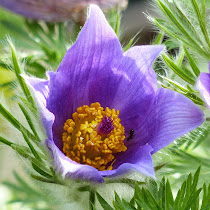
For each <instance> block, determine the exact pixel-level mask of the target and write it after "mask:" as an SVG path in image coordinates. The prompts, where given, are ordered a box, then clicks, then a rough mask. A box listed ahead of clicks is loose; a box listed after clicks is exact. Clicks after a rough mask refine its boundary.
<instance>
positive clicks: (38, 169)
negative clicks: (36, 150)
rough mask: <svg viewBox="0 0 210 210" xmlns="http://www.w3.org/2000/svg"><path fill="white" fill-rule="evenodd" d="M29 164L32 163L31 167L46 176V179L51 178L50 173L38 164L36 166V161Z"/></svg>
mask: <svg viewBox="0 0 210 210" xmlns="http://www.w3.org/2000/svg"><path fill="white" fill-rule="evenodd" d="M31 165H32V167H33V169H34V170H35V171H36V172H38V173H39V174H41V175H42V176H44V177H46V178H48V179H52V178H53V176H52V175H50V174H49V173H47V172H46V171H45V170H43V169H42V168H43V167H39V166H38V165H37V164H36V163H34V162H32V163H31Z"/></svg>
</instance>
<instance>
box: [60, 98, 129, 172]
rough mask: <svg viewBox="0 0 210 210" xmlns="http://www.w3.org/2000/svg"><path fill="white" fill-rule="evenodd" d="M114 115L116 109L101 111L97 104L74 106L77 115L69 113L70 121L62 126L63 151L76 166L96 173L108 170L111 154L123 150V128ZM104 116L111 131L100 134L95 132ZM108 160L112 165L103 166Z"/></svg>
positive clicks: (117, 114)
mask: <svg viewBox="0 0 210 210" xmlns="http://www.w3.org/2000/svg"><path fill="white" fill-rule="evenodd" d="M118 116H119V110H115V109H109V108H108V107H106V108H105V110H104V108H103V107H101V105H100V104H99V103H98V102H96V103H92V104H91V105H90V106H87V105H84V106H81V107H78V108H77V112H75V113H73V114H72V119H68V120H67V121H66V122H65V124H64V127H63V129H64V133H63V135H62V140H63V152H64V153H65V154H66V155H67V156H68V157H69V158H71V159H72V160H73V161H76V162H78V163H81V164H87V165H90V166H93V167H95V168H97V169H98V170H112V168H113V164H114V162H115V160H116V159H115V160H114V161H113V159H114V154H116V153H119V152H125V151H126V150H127V147H126V146H125V145H124V142H123V141H124V139H125V136H124V127H123V126H122V125H121V123H120V118H119V117H118ZM105 117H106V118H107V120H109V121H110V122H111V125H112V126H113V128H112V129H111V130H109V131H108V132H105V133H103V132H101V131H99V130H98V129H100V128H101V127H100V126H101V123H102V122H103V121H102V120H103V119H104V118H105ZM102 126H103V125H102ZM105 129H106V127H105ZM111 161H113V162H112V163H111V165H110V164H109V166H108V167H107V164H108V163H110V162H111Z"/></svg>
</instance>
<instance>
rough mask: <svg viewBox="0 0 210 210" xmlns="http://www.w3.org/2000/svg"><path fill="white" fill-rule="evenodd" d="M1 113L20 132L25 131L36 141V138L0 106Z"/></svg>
mask: <svg viewBox="0 0 210 210" xmlns="http://www.w3.org/2000/svg"><path fill="white" fill-rule="evenodd" d="M0 113H1V114H2V115H3V116H4V117H5V118H6V119H7V120H8V121H9V122H10V123H11V124H12V125H13V126H14V127H15V128H17V129H18V130H19V131H23V132H24V133H25V134H26V135H27V136H28V137H29V138H31V139H33V140H36V137H35V136H34V135H33V134H32V133H31V132H30V131H28V129H26V128H25V127H24V126H23V125H22V124H21V123H20V122H19V121H18V120H17V119H15V118H14V117H13V116H12V115H11V114H10V113H9V112H8V111H7V110H6V109H5V108H4V107H3V105H2V104H0Z"/></svg>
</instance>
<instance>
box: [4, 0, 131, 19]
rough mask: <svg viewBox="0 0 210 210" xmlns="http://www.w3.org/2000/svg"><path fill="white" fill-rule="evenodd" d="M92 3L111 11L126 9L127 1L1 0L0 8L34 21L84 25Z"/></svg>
mask: <svg viewBox="0 0 210 210" xmlns="http://www.w3.org/2000/svg"><path fill="white" fill-rule="evenodd" d="M90 3H93V4H97V5H99V6H100V7H101V8H102V9H103V10H105V11H107V10H108V11H109V10H110V9H112V8H113V7H115V8H117V7H118V6H119V5H120V7H121V8H126V6H127V0H59V1H56V0H0V7H4V8H6V9H9V10H11V11H13V12H15V13H18V14H20V15H23V16H25V17H28V18H32V19H41V20H46V21H51V22H57V21H58V22H60V21H65V20H69V19H72V20H74V21H76V22H79V23H84V22H83V19H84V17H85V12H86V9H87V7H88V5H89V4H90Z"/></svg>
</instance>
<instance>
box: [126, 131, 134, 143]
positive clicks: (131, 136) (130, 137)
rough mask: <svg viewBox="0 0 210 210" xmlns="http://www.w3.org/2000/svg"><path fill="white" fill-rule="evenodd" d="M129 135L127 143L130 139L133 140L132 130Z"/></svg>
mask: <svg viewBox="0 0 210 210" xmlns="http://www.w3.org/2000/svg"><path fill="white" fill-rule="evenodd" d="M129 133H130V135H129V137H128V138H127V141H130V140H131V139H133V137H134V130H133V129H131V130H130V132H129Z"/></svg>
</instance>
